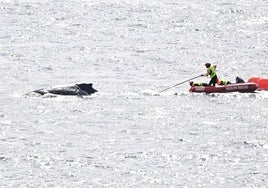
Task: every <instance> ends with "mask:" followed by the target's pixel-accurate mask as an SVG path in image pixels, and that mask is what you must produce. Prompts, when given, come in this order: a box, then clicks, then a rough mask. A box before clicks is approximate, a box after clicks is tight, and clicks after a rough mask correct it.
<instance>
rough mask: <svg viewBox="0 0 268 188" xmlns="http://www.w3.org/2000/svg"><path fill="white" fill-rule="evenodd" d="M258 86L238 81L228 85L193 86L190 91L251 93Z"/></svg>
mask: <svg viewBox="0 0 268 188" xmlns="http://www.w3.org/2000/svg"><path fill="white" fill-rule="evenodd" d="M257 88H258V86H257V84H255V83H251V82H247V83H236V84H228V85H219V86H218V85H217V86H192V87H191V88H190V90H189V91H190V92H196V93H229V92H241V93H250V92H254V91H255V90H256V89H257Z"/></svg>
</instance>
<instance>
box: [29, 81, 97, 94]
mask: <svg viewBox="0 0 268 188" xmlns="http://www.w3.org/2000/svg"><path fill="white" fill-rule="evenodd" d="M92 85H93V84H92V83H82V84H75V85H72V86H66V87H56V88H49V89H46V88H43V89H38V90H34V91H31V92H30V93H28V95H29V94H38V95H45V94H54V95H77V96H85V95H91V94H93V93H95V92H97V90H96V89H94V88H93V87H92Z"/></svg>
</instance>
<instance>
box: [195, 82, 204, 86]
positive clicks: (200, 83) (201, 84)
mask: <svg viewBox="0 0 268 188" xmlns="http://www.w3.org/2000/svg"><path fill="white" fill-rule="evenodd" d="M195 84H197V85H198V86H203V83H202V82H198V83H195Z"/></svg>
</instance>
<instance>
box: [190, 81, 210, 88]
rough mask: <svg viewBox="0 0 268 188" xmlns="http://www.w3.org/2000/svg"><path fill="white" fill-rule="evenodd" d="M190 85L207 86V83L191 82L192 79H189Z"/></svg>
mask: <svg viewBox="0 0 268 188" xmlns="http://www.w3.org/2000/svg"><path fill="white" fill-rule="evenodd" d="M190 86H191V87H194V86H209V85H208V84H207V83H202V82H196V83H195V82H193V81H191V82H190Z"/></svg>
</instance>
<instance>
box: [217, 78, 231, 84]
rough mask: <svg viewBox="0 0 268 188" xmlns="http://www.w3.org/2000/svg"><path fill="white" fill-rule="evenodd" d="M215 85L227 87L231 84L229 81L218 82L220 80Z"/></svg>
mask: <svg viewBox="0 0 268 188" xmlns="http://www.w3.org/2000/svg"><path fill="white" fill-rule="evenodd" d="M217 84H218V85H228V84H232V83H231V82H230V81H228V80H220V79H218V80H217Z"/></svg>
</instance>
